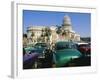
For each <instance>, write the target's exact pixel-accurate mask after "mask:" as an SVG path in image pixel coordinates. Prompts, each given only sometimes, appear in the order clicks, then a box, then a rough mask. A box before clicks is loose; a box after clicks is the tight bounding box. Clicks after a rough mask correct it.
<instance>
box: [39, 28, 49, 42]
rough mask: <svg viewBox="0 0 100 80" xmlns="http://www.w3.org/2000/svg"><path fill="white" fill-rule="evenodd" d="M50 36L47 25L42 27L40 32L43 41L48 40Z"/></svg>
mask: <svg viewBox="0 0 100 80" xmlns="http://www.w3.org/2000/svg"><path fill="white" fill-rule="evenodd" d="M50 36H51V29H50V28H49V27H46V28H43V29H42V34H41V37H42V39H43V40H44V41H45V42H48V41H49V40H50Z"/></svg>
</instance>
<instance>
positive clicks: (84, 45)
mask: <svg viewBox="0 0 100 80" xmlns="http://www.w3.org/2000/svg"><path fill="white" fill-rule="evenodd" d="M79 47H90V45H88V44H81V45H79Z"/></svg>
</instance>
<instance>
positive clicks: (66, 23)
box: [63, 15, 71, 25]
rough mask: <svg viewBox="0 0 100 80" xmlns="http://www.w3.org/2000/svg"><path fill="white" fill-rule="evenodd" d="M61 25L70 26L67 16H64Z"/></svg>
mask: <svg viewBox="0 0 100 80" xmlns="http://www.w3.org/2000/svg"><path fill="white" fill-rule="evenodd" d="M63 25H71V20H70V17H69V16H68V15H65V16H64V18H63Z"/></svg>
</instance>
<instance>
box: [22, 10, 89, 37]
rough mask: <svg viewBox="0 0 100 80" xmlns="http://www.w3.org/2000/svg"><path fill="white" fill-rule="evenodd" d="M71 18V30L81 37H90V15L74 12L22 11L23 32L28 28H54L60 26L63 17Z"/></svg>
mask: <svg viewBox="0 0 100 80" xmlns="http://www.w3.org/2000/svg"><path fill="white" fill-rule="evenodd" d="M65 15H68V16H69V17H70V18H71V23H72V29H73V30H74V31H75V32H76V33H78V34H80V36H81V37H90V36H91V14H90V13H79V12H78V13H76V12H54V11H34V10H23V32H24V33H25V32H26V30H27V27H29V26H55V25H59V26H60V25H62V21H63V17H64V16H65Z"/></svg>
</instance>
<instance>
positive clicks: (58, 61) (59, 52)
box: [53, 41, 82, 67]
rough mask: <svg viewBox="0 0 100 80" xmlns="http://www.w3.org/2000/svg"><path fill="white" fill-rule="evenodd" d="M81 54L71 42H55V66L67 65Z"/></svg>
mask: <svg viewBox="0 0 100 80" xmlns="http://www.w3.org/2000/svg"><path fill="white" fill-rule="evenodd" d="M81 56H82V54H81V53H80V52H79V51H78V50H77V47H76V45H75V44H74V43H73V42H67V41H59V42H57V43H56V44H55V52H54V54H53V60H54V63H55V65H56V67H63V66H65V65H68V64H70V62H71V61H72V60H74V59H76V58H80V57H81ZM74 65H75V64H74Z"/></svg>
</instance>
